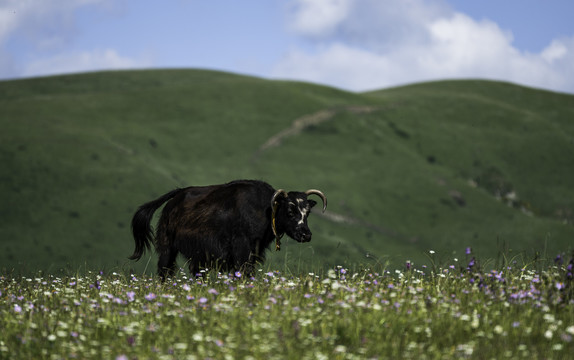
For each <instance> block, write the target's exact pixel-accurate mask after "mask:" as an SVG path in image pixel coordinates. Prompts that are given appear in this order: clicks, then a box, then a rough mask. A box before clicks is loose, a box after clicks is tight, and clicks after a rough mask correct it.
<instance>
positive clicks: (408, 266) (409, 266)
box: [405, 261, 411, 270]
mask: <svg viewBox="0 0 574 360" xmlns="http://www.w3.org/2000/svg"><path fill="white" fill-rule="evenodd" d="M405 265H406V267H407V270H410V269H411V262H410V261H407V263H406V264H405Z"/></svg>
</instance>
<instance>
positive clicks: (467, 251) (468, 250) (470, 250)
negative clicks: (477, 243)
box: [465, 246, 472, 255]
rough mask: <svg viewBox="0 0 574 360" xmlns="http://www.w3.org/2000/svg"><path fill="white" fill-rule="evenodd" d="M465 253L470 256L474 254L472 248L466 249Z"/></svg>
mask: <svg viewBox="0 0 574 360" xmlns="http://www.w3.org/2000/svg"><path fill="white" fill-rule="evenodd" d="M465 253H466V255H470V254H471V253H472V249H471V248H470V246H469V247H467V248H466V251H465Z"/></svg>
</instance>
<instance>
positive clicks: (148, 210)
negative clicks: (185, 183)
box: [129, 189, 184, 261]
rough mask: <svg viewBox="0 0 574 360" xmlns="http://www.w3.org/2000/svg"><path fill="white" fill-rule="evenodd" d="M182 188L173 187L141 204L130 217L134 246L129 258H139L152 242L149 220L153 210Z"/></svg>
mask: <svg viewBox="0 0 574 360" xmlns="http://www.w3.org/2000/svg"><path fill="white" fill-rule="evenodd" d="M183 190H184V189H175V190H172V191H170V192H168V193H167V194H165V195H162V196H161V197H159V198H157V199H155V200H152V201H150V202H148V203H145V204H143V205H142V206H140V207H139V208H138V210H137V211H136V213H135V214H134V217H133V218H132V234H133V236H134V241H135V243H136V248H135V250H134V253H133V255H132V256H130V257H129V259H130V260H136V261H137V260H139V259H140V258H141V257H142V255H143V254H144V253H145V251H146V250H149V248H150V244H151V242H152V237H153V234H152V230H151V225H150V223H151V220H152V218H153V214H154V212H155V211H156V210H157V209H159V208H160V207H161V206H162V205H163V203H164V202H166V201H168V200H170V199H171V198H173V197H174V196H176V195H177V194H179V193H180V192H182V191H183Z"/></svg>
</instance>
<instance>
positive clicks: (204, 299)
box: [199, 297, 207, 304]
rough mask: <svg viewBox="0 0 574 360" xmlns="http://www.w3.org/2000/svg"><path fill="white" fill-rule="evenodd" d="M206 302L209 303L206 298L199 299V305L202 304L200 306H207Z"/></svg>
mask: <svg viewBox="0 0 574 360" xmlns="http://www.w3.org/2000/svg"><path fill="white" fill-rule="evenodd" d="M206 302H207V298H205V297H200V298H199V303H200V304H205V303H206Z"/></svg>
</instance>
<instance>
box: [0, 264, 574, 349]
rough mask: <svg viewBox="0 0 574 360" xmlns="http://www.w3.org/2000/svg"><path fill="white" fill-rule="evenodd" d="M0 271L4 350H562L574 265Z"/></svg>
mask: <svg viewBox="0 0 574 360" xmlns="http://www.w3.org/2000/svg"><path fill="white" fill-rule="evenodd" d="M569 261H570V262H568V259H566V260H564V259H563V258H562V257H558V258H557V259H556V262H555V263H552V264H549V265H547V266H545V267H543V268H541V269H540V270H537V269H536V266H534V263H532V264H507V265H506V266H505V267H504V268H499V269H496V270H492V271H488V272H486V271H482V270H481V268H480V264H479V263H478V261H477V260H476V259H475V258H473V257H472V255H471V254H469V255H467V257H466V258H465V259H464V261H463V260H462V259H460V260H458V261H453V262H452V263H453V265H449V266H444V267H441V266H436V267H434V268H433V269H431V268H430V267H429V268H425V267H423V268H418V269H415V268H414V266H412V265H411V264H410V263H406V264H405V267H404V268H402V269H392V270H391V269H376V270H375V269H369V268H365V269H363V270H360V271H357V272H354V273H351V272H350V271H349V270H347V269H345V268H343V267H335V268H333V269H331V270H329V271H326V272H322V273H305V274H300V275H287V274H283V273H280V272H277V271H271V270H261V271H259V272H258V273H257V274H256V275H255V276H254V277H251V278H245V276H243V275H242V274H241V273H235V274H216V273H215V272H211V273H208V274H206V275H205V276H204V277H203V278H197V279H196V278H189V277H188V276H187V275H186V274H185V273H184V272H183V271H182V272H180V273H179V274H177V276H176V277H175V278H173V279H170V280H169V281H167V282H166V283H164V284H162V283H160V282H159V281H158V279H157V278H155V277H145V276H144V277H140V276H138V275H135V274H129V275H127V274H120V273H110V274H103V273H100V272H88V273H86V274H83V275H79V274H77V275H71V276H63V277H57V276H53V275H42V274H38V275H37V276H32V277H18V278H14V277H11V276H8V275H5V276H2V277H0V299H1V301H0V324H1V329H2V332H1V334H0V358H22V359H26V358H34V359H40V358H45V359H51V358H56V359H57V358H82V359H83V358H111V359H136V358H137V359H142V358H166V359H171V358H177V359H182V358H190V359H195V358H197V359H204V358H229V359H231V358H254V359H262V358H265V359H294V358H300V359H333V358H335V359H356V358H405V357H407V358H420V359H441V358H529V359H531V358H555V359H560V358H567V357H568V356H569V355H571V354H572V351H573V350H574V340H573V338H574V297H573V294H574V287H573V286H574V284H573V281H572V264H573V262H574V260H569Z"/></svg>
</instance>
